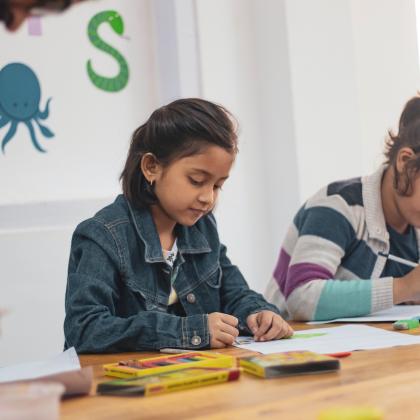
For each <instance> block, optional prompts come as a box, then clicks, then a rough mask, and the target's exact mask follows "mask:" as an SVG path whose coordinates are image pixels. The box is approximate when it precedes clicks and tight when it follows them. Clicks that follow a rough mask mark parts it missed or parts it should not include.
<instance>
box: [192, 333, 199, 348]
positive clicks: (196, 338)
mask: <svg viewBox="0 0 420 420" xmlns="http://www.w3.org/2000/svg"><path fill="white" fill-rule="evenodd" d="M191 344H192V345H193V346H198V345H199V344H201V337H199V336H198V335H195V336H194V337H193V338H191Z"/></svg>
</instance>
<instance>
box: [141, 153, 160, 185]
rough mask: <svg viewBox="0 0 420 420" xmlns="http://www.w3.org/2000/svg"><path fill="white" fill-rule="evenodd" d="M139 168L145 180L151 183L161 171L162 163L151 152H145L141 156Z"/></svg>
mask: <svg viewBox="0 0 420 420" xmlns="http://www.w3.org/2000/svg"><path fill="white" fill-rule="evenodd" d="M140 170H141V171H142V172H143V175H144V177H145V178H146V180H147V182H149V183H151V184H153V183H154V182H155V181H156V179H157V178H158V177H159V175H160V174H161V172H162V165H161V164H160V163H159V161H158V160H157V158H156V156H155V155H154V154H153V153H146V154H145V155H143V157H142V158H141V161H140Z"/></svg>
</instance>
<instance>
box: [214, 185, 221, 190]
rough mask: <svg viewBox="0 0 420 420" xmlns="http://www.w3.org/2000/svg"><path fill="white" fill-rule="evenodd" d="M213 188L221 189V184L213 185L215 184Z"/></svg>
mask: <svg viewBox="0 0 420 420" xmlns="http://www.w3.org/2000/svg"><path fill="white" fill-rule="evenodd" d="M214 189H215V190H221V189H222V185H215V186H214Z"/></svg>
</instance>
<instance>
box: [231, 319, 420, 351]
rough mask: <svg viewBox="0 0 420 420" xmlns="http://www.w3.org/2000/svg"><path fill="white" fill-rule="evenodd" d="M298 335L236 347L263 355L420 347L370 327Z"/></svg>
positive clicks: (418, 341) (419, 341)
mask: <svg viewBox="0 0 420 420" xmlns="http://www.w3.org/2000/svg"><path fill="white" fill-rule="evenodd" d="M298 334H299V338H291V339H283V340H276V341H266V342H255V341H253V340H249V339H248V337H247V339H248V342H247V343H244V344H235V346H236V347H239V348H242V349H246V350H252V351H256V352H259V353H263V354H270V353H279V352H283V351H295V350H309V351H314V352H316V353H321V354H330V353H340V352H346V351H353V350H370V349H380V348H386V347H394V346H407V345H410V344H420V336H413V335H407V334H402V333H398V332H392V331H385V330H382V329H380V328H374V327H368V326H367V325H344V326H341V327H331V328H316V329H310V330H300V331H298ZM305 335H307V338H305V337H304V336H305ZM241 340H242V337H239V339H238V341H239V342H241Z"/></svg>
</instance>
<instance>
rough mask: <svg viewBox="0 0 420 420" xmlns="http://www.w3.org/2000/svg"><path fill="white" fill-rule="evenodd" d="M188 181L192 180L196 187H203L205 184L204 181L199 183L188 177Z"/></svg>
mask: <svg viewBox="0 0 420 420" xmlns="http://www.w3.org/2000/svg"><path fill="white" fill-rule="evenodd" d="M188 179H189V180H190V182H191V184H192V185H194V186H196V187H201V186H202V185H203V184H204V182H203V181H197V180H196V179H194V178H191V177H188Z"/></svg>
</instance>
